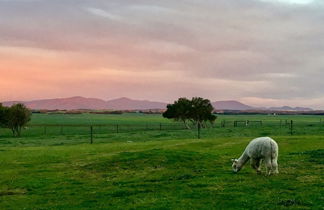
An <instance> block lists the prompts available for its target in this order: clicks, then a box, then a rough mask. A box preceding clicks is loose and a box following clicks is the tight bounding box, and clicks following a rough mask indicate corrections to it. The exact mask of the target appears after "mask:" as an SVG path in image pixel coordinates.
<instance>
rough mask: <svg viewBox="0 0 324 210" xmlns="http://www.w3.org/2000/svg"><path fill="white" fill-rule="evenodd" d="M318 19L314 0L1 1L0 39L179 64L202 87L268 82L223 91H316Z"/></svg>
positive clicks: (323, 42) (154, 66) (146, 63)
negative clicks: (303, 1) (213, 82)
mask: <svg viewBox="0 0 324 210" xmlns="http://www.w3.org/2000/svg"><path fill="white" fill-rule="evenodd" d="M323 19H324V4H323V3H321V1H314V2H313V3H312V4H309V5H288V4H278V3H275V4H272V3H269V2H262V1H258V0H218V1H212V0H204V1H194V0H181V1H171V0H163V1H162V0H161V1H151V0H116V1H104V0H93V1H87V0H78V1H77V0H64V1H63V0H57V1H50V0H43V1H0V45H3V46H5V45H7V46H25V47H39V48H44V49H52V50H57V51H76V52H83V53H86V54H89V56H90V57H91V56H93V57H96V56H98V54H100V56H101V58H97V59H96V61H98V63H96V64H94V65H98V66H103V67H105V66H108V65H109V66H113V67H116V68H125V69H129V70H130V71H136V70H139V69H140V70H141V71H145V70H146V71H148V72H152V71H154V70H159V71H160V70H173V71H180V72H183V75H184V76H185V77H188V78H196V80H199V81H201V84H202V85H203V84H204V82H205V81H206V80H207V79H209V78H215V79H224V80H228V81H231V82H240V81H243V82H253V81H264V82H267V83H270V84H271V85H270V87H269V88H267V89H262V88H261V89H258V87H256V89H258V90H257V91H252V90H246V91H245V92H241V91H240V90H232V91H234V92H235V93H233V94H231V95H232V96H237V95H239V94H242V97H249V96H253V97H269V98H277V99H282V98H295V97H300V96H303V97H305V98H310V97H314V98H315V97H323V94H322V93H321V91H320V90H321V89H323V88H324V87H323V84H322V82H321V81H320V79H319V78H323V77H324V71H323V66H324V61H323V57H322V54H323V51H324V27H322V25H323ZM125 57H126V58H127V60H128V61H129V62H127V63H125V62H124V61H125V60H124V59H125ZM280 75H281V76H280Z"/></svg>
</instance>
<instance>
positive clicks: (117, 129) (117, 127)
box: [116, 124, 119, 133]
mask: <svg viewBox="0 0 324 210" xmlns="http://www.w3.org/2000/svg"><path fill="white" fill-rule="evenodd" d="M116 132H117V133H119V126H118V124H117V125H116Z"/></svg>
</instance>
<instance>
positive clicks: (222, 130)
mask: <svg viewBox="0 0 324 210" xmlns="http://www.w3.org/2000/svg"><path fill="white" fill-rule="evenodd" d="M190 127H191V129H190V130H188V129H187V127H186V126H185V125H184V124H183V123H169V124H167V123H141V124H93V125H90V124H80V125H76V124H71V125H63V124H30V125H28V126H26V127H25V129H24V130H23V134H22V135H23V136H24V137H40V136H46V137H51V136H76V135H77V136H84V137H86V138H87V139H89V141H90V142H91V143H93V142H94V140H95V138H97V137H99V136H103V135H111V134H114V135H118V134H121V133H135V134H136V133H140V132H146V131H156V132H161V133H163V132H164V133H165V132H169V131H170V132H171V131H174V132H177V131H179V132H178V133H179V135H180V136H181V135H182V136H184V135H186V134H187V133H191V134H190V135H196V128H197V127H196V126H194V125H190ZM201 134H202V137H215V136H222V137H227V136H280V135H318V136H322V135H323V136H324V121H322V120H320V121H318V122H315V121H314V122H312V121H303V120H288V119H287V120H282V119H281V120H242V119H240V120H222V121H218V122H217V123H215V124H213V125H210V124H206V125H203V126H202V129H201ZM130 135H132V134H130ZM197 135H198V134H197ZM10 136H11V133H10V130H9V129H0V138H1V137H10Z"/></svg>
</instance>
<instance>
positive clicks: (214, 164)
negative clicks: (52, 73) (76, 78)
mask: <svg viewBox="0 0 324 210" xmlns="http://www.w3.org/2000/svg"><path fill="white" fill-rule="evenodd" d="M247 118H248V119H249V120H252V119H255V120H264V121H266V120H268V121H269V124H265V125H264V126H262V127H260V126H255V127H253V126H251V127H249V128H246V127H238V128H233V126H232V127H226V128H220V127H216V128H210V129H204V130H203V135H202V137H203V139H201V140H197V139H196V133H195V131H187V130H174V131H168V130H162V131H159V130H154V131H131V132H124V133H118V134H117V133H106V134H104V133H99V132H98V133H97V134H96V136H95V137H96V138H95V143H94V144H92V145H90V144H89V143H88V142H89V136H88V135H86V134H77V133H73V132H71V134H69V135H67V134H65V135H54V134H53V135H39V136H36V135H27V134H28V132H25V133H24V136H23V137H21V138H17V139H15V138H12V137H10V136H8V135H7V134H5V133H2V134H1V133H0V171H1V175H0V209H286V208H290V209H323V208H324V196H323V195H324V190H323V189H324V184H323V169H324V168H323V166H324V165H323V164H324V134H323V128H324V126H321V125H322V124H321V123H320V117H316V116H220V117H219V120H223V119H225V120H228V121H232V120H240V119H244V120H246V119H247ZM292 118H293V120H294V121H296V126H297V128H298V122H299V123H300V125H303V128H304V130H303V131H298V132H297V131H296V132H295V133H294V135H293V136H290V135H289V129H288V128H286V127H282V128H281V129H282V130H281V132H279V131H278V129H279V126H278V127H276V126H277V124H278V123H277V122H278V120H280V119H292ZM270 121H273V124H272V123H270ZM31 123H34V124H51V123H52V124H58V123H59V124H62V123H64V124H68V123H70V124H73V123H75V124H80V123H82V124H87V125H89V124H106V123H118V124H123V123H124V124H139V123H143V124H145V123H170V122H169V121H166V120H165V119H162V118H161V117H160V116H157V115H122V116H106V115H69V116H54V115H34V117H33V120H32V122H31ZM218 123H219V122H218ZM275 125H276V126H275ZM305 133H307V135H305ZM267 134H268V135H270V136H271V137H273V138H274V139H275V140H276V141H277V142H278V144H279V147H280V157H279V170H280V174H279V175H278V176H271V177H266V176H264V175H257V174H256V173H255V172H254V171H252V169H251V168H250V167H249V166H248V165H247V166H246V167H245V168H244V169H243V170H242V171H241V172H240V173H239V174H233V173H232V172H231V161H230V159H231V158H237V157H239V156H240V154H241V153H242V152H243V150H244V148H245V146H246V145H247V143H248V142H249V141H250V140H251V138H254V137H257V136H261V135H267Z"/></svg>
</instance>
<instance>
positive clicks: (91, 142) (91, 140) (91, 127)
mask: <svg viewBox="0 0 324 210" xmlns="http://www.w3.org/2000/svg"><path fill="white" fill-rule="evenodd" d="M90 144H93V126H92V125H91V126H90Z"/></svg>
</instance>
